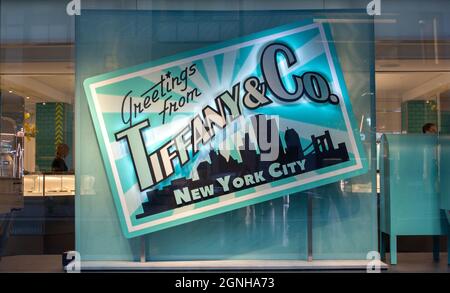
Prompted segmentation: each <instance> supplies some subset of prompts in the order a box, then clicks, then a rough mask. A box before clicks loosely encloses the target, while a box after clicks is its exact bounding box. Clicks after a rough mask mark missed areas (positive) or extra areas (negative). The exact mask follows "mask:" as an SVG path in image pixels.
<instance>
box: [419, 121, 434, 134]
mask: <svg viewBox="0 0 450 293" xmlns="http://www.w3.org/2000/svg"><path fill="white" fill-rule="evenodd" d="M437 132H438V131H437V126H436V124H434V123H427V124H425V125H424V126H423V127H422V133H437Z"/></svg>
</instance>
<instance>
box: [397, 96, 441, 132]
mask: <svg viewBox="0 0 450 293" xmlns="http://www.w3.org/2000/svg"><path fill="white" fill-rule="evenodd" d="M426 123H434V124H437V106H436V102H435V101H422V100H420V101H408V102H405V103H403V104H402V130H406V132H407V133H422V126H423V125H424V124H426Z"/></svg>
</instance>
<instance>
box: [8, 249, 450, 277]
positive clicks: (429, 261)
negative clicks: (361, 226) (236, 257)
mask: <svg viewBox="0 0 450 293" xmlns="http://www.w3.org/2000/svg"><path fill="white" fill-rule="evenodd" d="M387 257H388V259H389V254H387ZM0 272H62V264H61V256H60V255H31V256H30V255H27V256H9V257H3V258H2V259H1V260H0ZM320 272H324V270H323V269H322V270H320ZM333 272H356V271H354V270H346V271H342V270H336V271H333ZM363 272H364V271H363ZM383 272H386V273H398V272H400V273H437V272H439V273H450V266H448V265H447V254H446V253H441V259H440V261H439V262H434V261H433V256H432V254H431V253H399V254H398V264H397V265H395V266H388V269H387V270H384V271H383Z"/></svg>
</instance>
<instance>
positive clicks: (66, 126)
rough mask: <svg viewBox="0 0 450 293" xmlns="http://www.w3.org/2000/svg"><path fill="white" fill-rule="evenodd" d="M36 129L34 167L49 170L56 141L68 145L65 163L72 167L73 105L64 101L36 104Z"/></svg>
mask: <svg viewBox="0 0 450 293" xmlns="http://www.w3.org/2000/svg"><path fill="white" fill-rule="evenodd" d="M36 129H37V131H38V132H37V134H36V169H37V170H38V171H39V170H40V171H51V164H52V161H53V159H54V158H55V151H56V145H57V144H58V143H65V144H67V145H68V146H69V148H70V153H69V156H68V157H67V158H66V164H67V166H68V168H69V169H71V168H73V167H72V155H71V152H72V150H73V107H72V106H71V105H68V104H65V103H38V104H36Z"/></svg>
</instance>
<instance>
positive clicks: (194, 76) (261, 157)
mask: <svg viewBox="0 0 450 293" xmlns="http://www.w3.org/2000/svg"><path fill="white" fill-rule="evenodd" d="M84 87H85V90H86V93H87V97H88V103H89V107H90V111H91V114H92V118H93V121H94V124H95V129H96V133H97V138H98V142H99V145H100V148H101V152H102V156H103V161H104V165H105V169H106V171H107V175H108V178H109V183H110V187H111V191H112V193H113V196H114V200H115V204H116V207H117V211H118V215H119V217H120V219H121V224H122V228H123V231H124V235H125V236H126V237H135V236H139V235H142V234H146V233H150V232H153V231H158V230H162V229H165V228H168V227H172V226H175V225H179V224H182V223H186V222H190V221H194V220H197V219H201V218H205V217H208V216H212V215H215V214H219V213H223V212H226V211H229V210H233V209H237V208H240V207H244V206H248V205H252V204H256V203H259V202H262V201H267V200H270V199H273V198H276V197H280V196H283V195H286V194H290V193H294V192H298V191H302V190H306V189H310V188H313V187H317V186H321V185H324V184H328V183H331V182H335V181H338V180H342V179H346V178H349V177H352V176H356V175H359V174H362V173H365V172H366V171H367V160H366V157H365V154H364V150H363V148H362V144H361V141H360V139H361V138H360V134H359V131H358V128H357V123H355V121H354V117H353V113H352V107H351V104H350V99H349V96H348V93H347V90H346V87H345V82H344V78H343V74H342V71H341V69H340V67H339V62H338V59H337V54H336V52H335V50H334V48H333V46H332V39H331V34H330V32H329V31H328V28H327V27H326V26H325V25H323V24H321V23H314V22H308V23H305V22H303V23H295V24H292V25H288V26H283V27H279V28H275V29H272V30H268V31H264V32H261V33H257V34H253V35H250V36H247V37H244V38H240V39H236V40H231V41H228V42H225V43H221V44H216V45H214V46H211V47H207V48H204V49H201V50H196V51H192V52H187V53H183V54H180V55H176V56H171V57H168V58H164V59H162V60H158V61H155V62H150V63H146V64H142V65H138V66H134V67H131V68H126V69H122V70H118V71H115V72H111V73H106V74H102V75H100V76H95V77H92V78H89V79H87V80H85V82H84Z"/></svg>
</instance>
